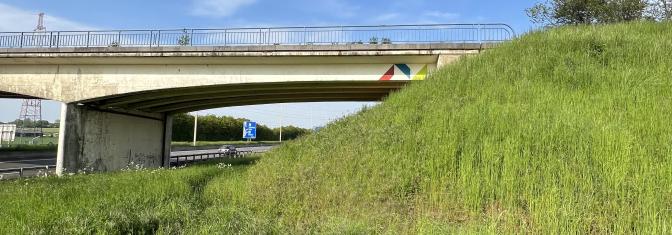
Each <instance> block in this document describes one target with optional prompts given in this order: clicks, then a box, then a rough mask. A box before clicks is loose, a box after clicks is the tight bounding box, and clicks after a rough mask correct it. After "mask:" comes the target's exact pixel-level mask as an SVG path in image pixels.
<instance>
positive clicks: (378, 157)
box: [0, 23, 672, 234]
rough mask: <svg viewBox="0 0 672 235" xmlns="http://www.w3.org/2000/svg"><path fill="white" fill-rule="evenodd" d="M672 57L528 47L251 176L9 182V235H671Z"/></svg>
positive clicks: (646, 50) (491, 55) (222, 173)
mask: <svg viewBox="0 0 672 235" xmlns="http://www.w3.org/2000/svg"><path fill="white" fill-rule="evenodd" d="M670 48H672V25H671V24H648V23H634V24H625V25H613V26H602V27H568V28H561V29H555V30H551V31H547V32H539V33H533V34H530V35H526V36H524V37H522V38H520V39H518V40H516V41H514V42H511V43H505V44H504V45H502V46H500V47H499V48H497V49H494V50H491V51H486V52H485V53H483V54H481V55H479V56H476V57H472V58H468V59H464V60H461V61H459V62H458V63H457V64H455V65H451V66H448V67H447V68H445V69H442V70H440V71H438V72H436V73H434V74H433V75H432V76H431V77H430V78H429V79H428V80H427V81H425V82H420V83H414V84H413V85H411V86H409V87H408V88H406V89H404V90H402V91H400V92H398V93H396V94H393V95H392V96H390V98H389V99H387V101H386V102H384V103H382V104H381V105H379V106H377V107H374V108H372V109H369V110H365V111H363V112H361V113H360V114H358V115H355V116H352V117H348V118H346V119H344V120H341V121H338V122H336V123H334V124H332V125H329V126H328V127H326V128H325V129H323V130H321V131H320V132H318V133H316V134H311V135H309V136H306V137H303V138H300V139H299V140H297V141H293V142H290V143H288V144H285V145H284V146H282V147H281V148H278V149H276V150H274V151H272V152H271V153H269V154H267V155H266V156H265V157H264V158H262V159H261V160H260V161H259V162H258V163H257V164H255V165H253V166H251V167H238V168H237V167H234V168H233V169H234V170H228V169H219V168H217V167H216V166H214V165H210V166H200V167H195V168H189V169H183V170H172V171H159V172H158V173H152V172H150V171H146V172H134V173H118V174H107V175H95V176H75V177H69V178H64V179H46V180H28V181H13V182H4V183H1V184H0V206H1V207H3V208H2V209H0V217H2V218H7V219H3V220H0V229H3V228H4V229H10V230H12V229H14V230H16V231H47V232H49V231H56V230H52V229H57V228H61V227H65V228H66V229H72V230H66V231H75V232H90V231H111V232H120V231H121V232H124V231H130V230H134V229H135V230H141V231H155V230H159V231H165V232H175V231H184V232H192V233H193V232H213V231H227V230H234V231H239V232H242V233H263V232H278V233H326V232H329V233H337V234H340V233H387V232H389V233H430V234H431V233H450V232H458V233H460V232H461V233H494V232H500V233H521V232H523V233H524V232H528V233H537V234H548V233H561V234H566V233H571V234H574V233H581V234H583V233H640V234H652V233H653V234H660V233H670V232H672V226H671V224H672V167H671V166H672V125H670V120H672V50H670ZM362 130H366V131H362ZM194 182H196V183H194ZM28 208H30V209H28ZM29 226H30V227H29ZM22 228H27V230H22ZM28 228H29V229H28ZM40 229H42V230H40ZM10 232H12V231H10Z"/></svg>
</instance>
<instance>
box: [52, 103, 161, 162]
mask: <svg viewBox="0 0 672 235" xmlns="http://www.w3.org/2000/svg"><path fill="white" fill-rule="evenodd" d="M61 109H62V111H61V127H60V135H59V149H58V157H57V166H56V168H57V169H56V172H57V174H58V175H62V174H65V173H71V172H78V171H93V172H106V171H115V170H121V169H124V168H126V167H129V166H130V167H136V166H142V167H145V168H158V167H162V166H167V165H168V164H169V159H170V135H171V130H170V129H171V117H170V116H168V115H166V114H147V115H138V114H131V113H123V112H117V111H109V110H98V109H95V108H92V107H88V106H83V105H78V104H63V105H62V107H61Z"/></svg>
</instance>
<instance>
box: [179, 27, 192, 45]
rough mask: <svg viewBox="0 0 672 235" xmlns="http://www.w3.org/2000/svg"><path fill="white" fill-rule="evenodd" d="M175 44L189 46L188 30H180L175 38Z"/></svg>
mask: <svg viewBox="0 0 672 235" xmlns="http://www.w3.org/2000/svg"><path fill="white" fill-rule="evenodd" d="M177 44H178V45H180V46H189V45H190V44H191V36H189V32H187V30H186V29H185V30H182V35H180V37H179V38H177Z"/></svg>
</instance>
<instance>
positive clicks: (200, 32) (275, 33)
mask: <svg viewBox="0 0 672 235" xmlns="http://www.w3.org/2000/svg"><path fill="white" fill-rule="evenodd" d="M514 37H516V34H515V32H514V30H513V28H511V26H509V25H506V24H424V25H380V26H328V27H276V28H228V29H176V30H107V31H47V32H4V33H0V48H42V47H51V48H59V47H161V46H243V45H339V44H410V43H465V42H473V43H485V42H502V41H507V40H511V39H513V38H514Z"/></svg>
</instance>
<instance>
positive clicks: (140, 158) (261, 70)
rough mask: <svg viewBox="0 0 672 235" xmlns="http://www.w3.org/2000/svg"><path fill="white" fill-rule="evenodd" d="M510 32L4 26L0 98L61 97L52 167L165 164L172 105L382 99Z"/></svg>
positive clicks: (474, 28)
mask: <svg viewBox="0 0 672 235" xmlns="http://www.w3.org/2000/svg"><path fill="white" fill-rule="evenodd" d="M514 37H515V33H514V32H513V30H512V29H511V27H509V26H507V25H504V24H433V25H392V26H337V27H284V28H235V29H233V28H232V29H183V30H117V31H54V32H11V33H0V81H1V82H0V98H40V99H50V100H55V101H60V102H62V103H63V106H62V112H61V127H60V132H61V133H60V135H59V137H60V139H59V150H58V158H57V172H58V173H59V174H61V173H64V172H71V171H77V170H92V171H112V170H117V169H121V168H123V167H125V166H127V165H128V164H129V163H130V162H134V163H139V164H143V165H144V166H145V167H161V166H168V165H169V163H170V162H169V161H170V156H169V155H170V141H171V115H172V114H175V113H181V112H190V111H197V110H203V109H210V108H217V107H228V106H241V105H254V104H269V103H286V102H317V101H377V100H381V99H382V98H384V97H385V96H387V95H388V94H389V93H390V92H393V91H395V90H397V89H400V88H402V87H403V86H405V85H406V84H408V83H409V82H412V81H415V80H424V79H425V78H426V77H427V76H428V74H430V73H431V72H432V71H434V70H436V69H437V68H439V67H442V66H444V65H446V64H449V63H451V62H453V61H455V60H457V59H459V58H460V57H462V56H466V55H472V54H477V53H480V52H481V51H483V50H486V49H488V48H492V47H493V46H495V45H496V44H497V43H500V42H503V41H507V40H510V39H512V38H514Z"/></svg>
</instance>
